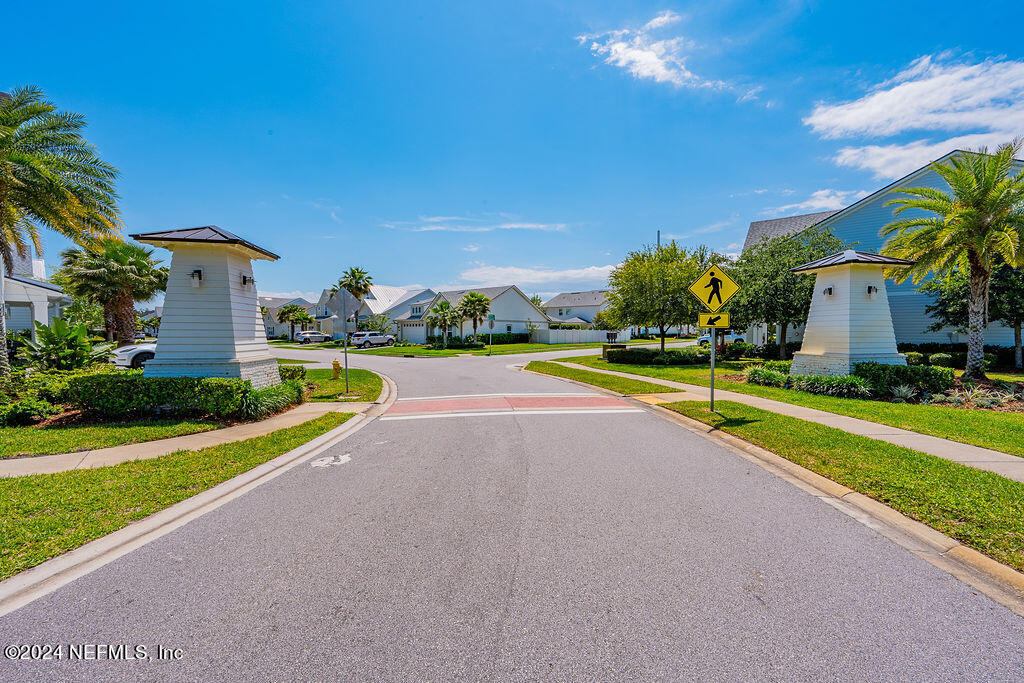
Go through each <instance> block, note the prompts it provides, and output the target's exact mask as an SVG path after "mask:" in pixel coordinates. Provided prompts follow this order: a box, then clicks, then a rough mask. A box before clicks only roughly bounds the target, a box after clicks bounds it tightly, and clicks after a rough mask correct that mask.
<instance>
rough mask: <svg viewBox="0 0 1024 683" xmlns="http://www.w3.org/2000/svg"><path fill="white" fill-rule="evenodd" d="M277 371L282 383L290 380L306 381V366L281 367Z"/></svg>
mask: <svg viewBox="0 0 1024 683" xmlns="http://www.w3.org/2000/svg"><path fill="white" fill-rule="evenodd" d="M279 369H280V371H281V381H282V382H287V381H288V380H291V379H297V380H304V379H306V366H304V365H282V366H281V367H280V368H279Z"/></svg>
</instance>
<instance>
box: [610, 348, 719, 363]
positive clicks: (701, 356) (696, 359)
mask: <svg viewBox="0 0 1024 683" xmlns="http://www.w3.org/2000/svg"><path fill="white" fill-rule="evenodd" d="M607 357H608V362H609V363H622V364H623V365H700V364H701V363H707V362H708V360H710V358H711V351H710V350H708V349H700V348H696V347H690V348H685V349H668V350H666V351H665V353H662V352H661V351H659V350H658V349H643V348H629V349H610V350H609V351H608V356H607Z"/></svg>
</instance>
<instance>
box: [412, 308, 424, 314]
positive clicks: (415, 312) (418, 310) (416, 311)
mask: <svg viewBox="0 0 1024 683" xmlns="http://www.w3.org/2000/svg"><path fill="white" fill-rule="evenodd" d="M412 312H413V315H419V314H420V313H422V312H423V307H422V306H413V307H412Z"/></svg>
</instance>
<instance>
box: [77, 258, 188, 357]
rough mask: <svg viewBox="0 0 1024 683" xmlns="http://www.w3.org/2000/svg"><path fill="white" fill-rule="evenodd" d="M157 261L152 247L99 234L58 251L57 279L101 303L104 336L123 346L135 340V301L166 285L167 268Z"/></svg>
mask: <svg viewBox="0 0 1024 683" xmlns="http://www.w3.org/2000/svg"><path fill="white" fill-rule="evenodd" d="M159 263H160V261H157V260H155V259H153V250H152V249H147V248H145V247H143V246H141V245H138V244H133V243H131V242H122V241H121V240H118V239H113V238H103V239H99V240H94V241H93V242H92V243H91V244H89V245H87V246H86V247H84V248H74V249H66V250H65V251H63V252H61V268H60V272H59V274H58V276H57V279H58V280H59V282H60V283H61V284H62V285H63V287H64V289H66V290H67V291H68V292H69V293H70V294H71V295H73V296H79V297H83V298H85V299H88V300H89V301H92V302H93V303H96V304H98V305H100V306H102V307H103V319H104V323H105V327H106V329H107V339H111V338H114V339H116V341H117V345H118V346H124V345H125V344H131V343H132V342H134V341H135V302H136V301H148V300H149V299H152V298H153V296H154V295H155V294H156V293H157V292H160V291H163V290H164V289H166V288H167V272H168V270H167V267H166V266H160V265H158V264H159Z"/></svg>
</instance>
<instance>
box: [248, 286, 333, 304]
mask: <svg viewBox="0 0 1024 683" xmlns="http://www.w3.org/2000/svg"><path fill="white" fill-rule="evenodd" d="M259 296H261V297H262V296H272V297H282V298H287V299H294V298H296V297H302V298H303V299H305V300H306V301H312V302H316V301H317V300H318V299H319V298H320V292H303V291H300V290H298V289H293V290H292V291H290V292H259Z"/></svg>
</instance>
